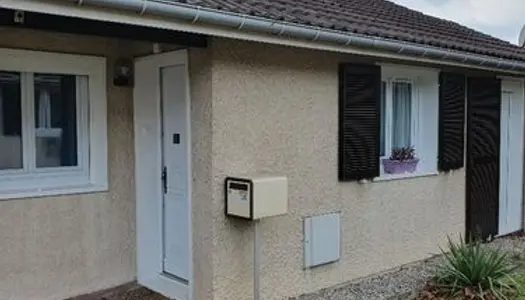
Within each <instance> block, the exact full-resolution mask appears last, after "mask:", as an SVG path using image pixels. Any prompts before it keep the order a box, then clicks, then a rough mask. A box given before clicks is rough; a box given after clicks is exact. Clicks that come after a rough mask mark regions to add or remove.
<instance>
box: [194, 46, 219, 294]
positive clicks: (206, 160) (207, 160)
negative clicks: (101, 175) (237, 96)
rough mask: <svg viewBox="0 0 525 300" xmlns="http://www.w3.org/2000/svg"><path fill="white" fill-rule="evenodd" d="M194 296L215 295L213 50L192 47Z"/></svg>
mask: <svg viewBox="0 0 525 300" xmlns="http://www.w3.org/2000/svg"><path fill="white" fill-rule="evenodd" d="M188 59H189V73H190V96H191V138H192V162H191V164H192V172H193V174H192V178H193V179H192V200H191V201H192V230H193V232H192V239H193V241H192V242H193V297H194V298H193V299H195V300H197V299H212V298H213V264H212V255H213V251H212V249H213V230H212V229H213V226H212V225H213V223H212V222H210V221H211V220H212V219H213V213H212V212H213V208H214V207H213V206H212V205H211V198H212V197H211V195H212V189H211V187H212V161H211V160H212V144H211V142H212V139H211V135H212V109H211V93H212V90H211V76H212V73H211V51H209V50H208V49H190V50H189V56H188Z"/></svg>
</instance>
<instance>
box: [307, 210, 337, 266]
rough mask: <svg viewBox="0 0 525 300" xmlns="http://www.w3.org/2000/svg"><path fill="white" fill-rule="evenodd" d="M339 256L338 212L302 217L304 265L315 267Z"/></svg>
mask: <svg viewBox="0 0 525 300" xmlns="http://www.w3.org/2000/svg"><path fill="white" fill-rule="evenodd" d="M340 257H341V223H340V213H333V214H328V215H320V216H313V217H307V218H305V219H304V265H305V267H306V268H311V267H316V266H319V265H324V264H327V263H331V262H335V261H338V260H339V259H340Z"/></svg>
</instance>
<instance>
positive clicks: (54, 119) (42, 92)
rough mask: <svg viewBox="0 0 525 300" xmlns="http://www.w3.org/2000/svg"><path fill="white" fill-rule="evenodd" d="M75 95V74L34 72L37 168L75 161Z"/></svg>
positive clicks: (61, 165)
mask: <svg viewBox="0 0 525 300" xmlns="http://www.w3.org/2000/svg"><path fill="white" fill-rule="evenodd" d="M76 97H77V92H76V76H73V75H54V74H35V127H36V131H35V135H36V166H37V167H38V168H46V167H47V168H48V167H64V166H76V165H77V163H78V151H77V149H78V147H77V109H76V107H77V105H76Z"/></svg>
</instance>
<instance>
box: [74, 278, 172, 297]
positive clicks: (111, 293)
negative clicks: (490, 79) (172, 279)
mask: <svg viewBox="0 0 525 300" xmlns="http://www.w3.org/2000/svg"><path fill="white" fill-rule="evenodd" d="M66 300H168V298H166V297H163V296H161V295H159V294H157V293H155V292H153V291H151V290H148V289H147V288H145V287H142V286H140V285H139V284H137V283H136V282H130V283H126V284H123V285H120V286H117V287H114V288H110V289H107V290H103V291H98V292H95V293H92V294H87V295H82V296H77V297H73V298H69V299H66Z"/></svg>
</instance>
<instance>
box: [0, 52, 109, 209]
mask: <svg viewBox="0 0 525 300" xmlns="http://www.w3.org/2000/svg"><path fill="white" fill-rule="evenodd" d="M106 102H107V101H106V61H105V59H104V58H101V57H92V56H80V55H68V54H56V53H48V52H36V51H26V50H13V49H0V145H1V146H0V199H7V198H22V197H37V196H48V195H57V194H70V193H82V192H95V191H103V190H107V186H108V183H107V120H106V118H107V113H106V104H107V103H106Z"/></svg>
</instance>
